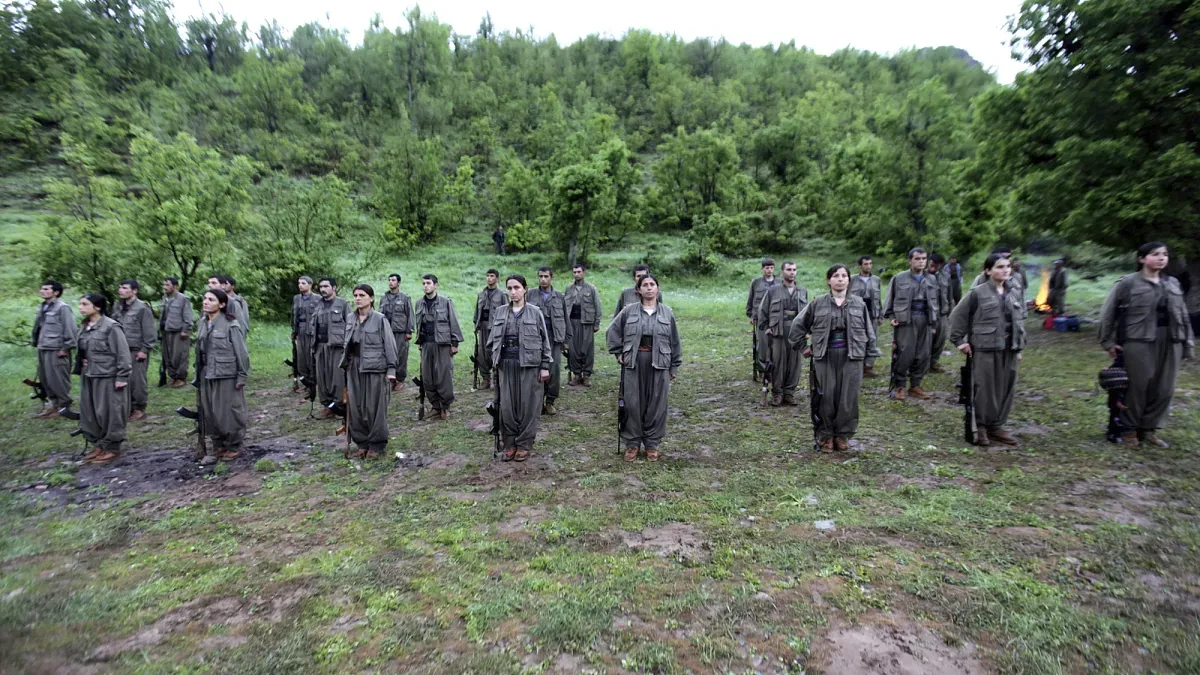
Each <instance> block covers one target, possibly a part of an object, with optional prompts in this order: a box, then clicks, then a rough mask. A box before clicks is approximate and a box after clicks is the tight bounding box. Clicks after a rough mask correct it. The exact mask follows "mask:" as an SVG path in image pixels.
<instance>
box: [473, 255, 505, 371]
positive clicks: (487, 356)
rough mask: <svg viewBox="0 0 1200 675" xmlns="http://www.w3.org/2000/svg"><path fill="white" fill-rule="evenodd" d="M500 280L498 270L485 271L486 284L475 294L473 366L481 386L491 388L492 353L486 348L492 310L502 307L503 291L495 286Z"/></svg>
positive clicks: (503, 302)
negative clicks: (479, 377)
mask: <svg viewBox="0 0 1200 675" xmlns="http://www.w3.org/2000/svg"><path fill="white" fill-rule="evenodd" d="M499 282H500V272H499V271H498V270H496V269H494V268H493V269H490V270H488V271H487V285H486V286H484V288H483V290H482V291H479V295H477V296H475V317H474V319H473V323H474V324H475V367H476V368H478V369H479V375H480V376H481V377H483V388H484V389H491V388H492V353H491V351H489V349H488V346H487V345H488V336H489V333H488V331H490V330H491V329H492V310H494V309H495V308H497V307H503V306H504V305H506V304H507V302H506V301H505V292H504V291H502V290H500V289H499V288H497V287H496V284H498V283H499Z"/></svg>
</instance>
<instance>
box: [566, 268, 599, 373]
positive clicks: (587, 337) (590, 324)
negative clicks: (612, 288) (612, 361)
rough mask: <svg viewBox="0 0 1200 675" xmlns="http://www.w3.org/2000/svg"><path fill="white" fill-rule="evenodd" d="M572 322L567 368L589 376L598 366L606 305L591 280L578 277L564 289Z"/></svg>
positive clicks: (572, 371)
mask: <svg viewBox="0 0 1200 675" xmlns="http://www.w3.org/2000/svg"><path fill="white" fill-rule="evenodd" d="M563 299H564V300H565V301H566V303H567V321H569V322H570V324H571V325H570V326H569V329H570V333H571V344H570V345H568V353H567V371H568V372H570V373H571V374H572V375H575V376H578V377H582V378H584V379H587V378H589V377H591V376H592V372H593V370H594V369H595V367H596V336H595V333H596V330H597V326H599V324H600V317H601V316H603V314H604V309H603V308H602V307H601V306H600V293H599V292H598V291H597V290H596V287H595V286H593V285H592V284H590V283H588V282H587V281H576V282H574V283H572V284H571V285H570V286H567V290H566V291H564V292H563Z"/></svg>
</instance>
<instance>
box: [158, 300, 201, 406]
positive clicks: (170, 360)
mask: <svg viewBox="0 0 1200 675" xmlns="http://www.w3.org/2000/svg"><path fill="white" fill-rule="evenodd" d="M162 289H163V301H162V308H161V309H159V311H158V329H159V330H160V331H162V360H163V370H165V371H166V373H167V379H168V380H169V381H170V384H169V385H168V386H169V387H171V388H172V389H179V388H181V387H186V386H187V379H188V356H189V352H190V351H191V349H192V343H191V340H189V339H188V336H189V335H191V332H192V328H193V327H195V325H196V317H195V314H193V313H192V301H191V299H189V298H188V296H186V295H184V294H183V293H180V292H179V280H178V279H176V278H175V277H167V278H166V279H163V286H162Z"/></svg>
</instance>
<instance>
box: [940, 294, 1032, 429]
mask: <svg viewBox="0 0 1200 675" xmlns="http://www.w3.org/2000/svg"><path fill="white" fill-rule="evenodd" d="M1005 288H1006V290H1005V292H1004V293H1000V292H999V291H997V290H996V287H995V286H994V285H993V284H990V283H989V284H983V285H980V286H976V287H974V288H972V289H971V290H970V291H967V294H966V295H964V296H963V299H962V300H961V301H960V302H959V303H958V305H957V306H956V307H955V308H954V311H953V312H951V314H950V326H949V338H950V343H951V344H953V345H954V346H955V347H961V346H962V345H964V344H970V345H971V384H972V392H971V393H972V396H973V401H974V411H975V423H976V425H978V426H979V427H980V428H981V429H986V430H988V431H995V430H997V429H999V428H1001V427H1003V426H1004V425H1005V424H1008V415H1009V413H1010V412H1011V411H1012V406H1013V397H1014V396H1015V395H1016V391H1017V365H1018V363H1019V361H1020V360H1019V359H1018V358H1017V355H1018V354H1020V353H1021V350H1022V349H1024V348H1025V324H1024V323H1022V321H1021V315H1022V307H1021V298H1020V296H1019V295H1018V294H1017V293H1015V292H1014V291H1013V290H1012V286H1011V285H1010V284H1007V283H1006V284H1005Z"/></svg>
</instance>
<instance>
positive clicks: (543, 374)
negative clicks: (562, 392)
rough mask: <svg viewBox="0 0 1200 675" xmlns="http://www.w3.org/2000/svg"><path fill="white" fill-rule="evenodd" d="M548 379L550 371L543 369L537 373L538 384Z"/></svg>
mask: <svg viewBox="0 0 1200 675" xmlns="http://www.w3.org/2000/svg"><path fill="white" fill-rule="evenodd" d="M549 379H550V371H548V370H546V369H545V368H543V369H541V370H539V371H538V382H545V381H546V380H549Z"/></svg>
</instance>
